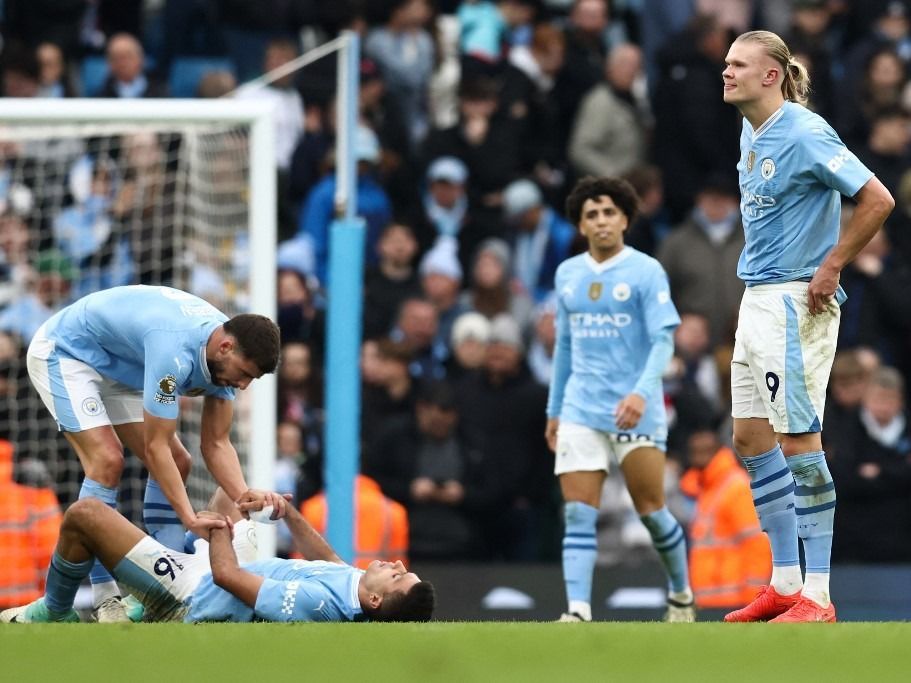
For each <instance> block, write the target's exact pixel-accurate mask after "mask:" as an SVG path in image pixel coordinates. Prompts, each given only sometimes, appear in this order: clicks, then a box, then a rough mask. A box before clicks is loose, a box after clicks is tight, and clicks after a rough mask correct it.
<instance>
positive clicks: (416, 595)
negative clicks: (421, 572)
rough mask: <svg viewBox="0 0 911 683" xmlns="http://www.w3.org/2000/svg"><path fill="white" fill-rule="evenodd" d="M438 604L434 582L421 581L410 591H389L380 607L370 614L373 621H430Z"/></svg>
mask: <svg viewBox="0 0 911 683" xmlns="http://www.w3.org/2000/svg"><path fill="white" fill-rule="evenodd" d="M436 604H437V598H436V591H435V590H434V589H433V584H432V583H430V582H429V581H419V582H418V583H416V584H414V585H413V586H412V587H411V589H410V590H409V591H408V592H405V591H395V592H393V593H387V594H386V595H385V596H383V602H382V604H380V606H379V608H377V609H376V610H374V611H373V612H371V613H370V614H369V615H368V616H369V617H370V619H371V620H372V621H430V617H432V616H433V609H434V607H436Z"/></svg>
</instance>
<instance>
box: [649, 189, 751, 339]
mask: <svg viewBox="0 0 911 683" xmlns="http://www.w3.org/2000/svg"><path fill="white" fill-rule="evenodd" d="M743 239H744V238H743V226H742V225H741V222H740V193H739V190H738V188H737V184H736V180H735V179H734V178H731V177H729V176H728V175H712V176H709V177H708V178H706V180H705V181H704V183H703V184H702V186H701V187H700V188H699V191H698V192H697V194H696V204H695V206H694V207H693V210H692V212H691V213H690V217H689V218H688V219H687V220H686V221H685V222H684V223H683V224H682V225H680V226H678V227H677V228H675V229H674V230H673V231H672V232H671V234H669V235H668V236H667V238H665V240H664V241H663V242H662V243H661V246H660V248H659V249H658V260H659V261H660V262H661V265H662V266H663V267H664V270H665V271H666V272H667V277H668V280H669V281H670V285H671V296H672V297H673V299H674V304H675V305H676V306H677V308H678V309H679V310H681V311H689V312H693V313H699V314H701V315H703V316H705V317H706V318H707V319H708V320H709V328H710V335H711V344H712V345H713V346H714V345H716V344H718V343H721V342H723V341H727V337H728V335H729V334H730V333H731V331H732V330H733V329H734V324H733V321H734V320H735V319H736V317H737V312H738V310H739V308H740V299H741V298H742V296H743V283H742V282H741V281H740V280H739V279H738V277H737V262H738V261H739V259H740V253H741V252H742V251H743Z"/></svg>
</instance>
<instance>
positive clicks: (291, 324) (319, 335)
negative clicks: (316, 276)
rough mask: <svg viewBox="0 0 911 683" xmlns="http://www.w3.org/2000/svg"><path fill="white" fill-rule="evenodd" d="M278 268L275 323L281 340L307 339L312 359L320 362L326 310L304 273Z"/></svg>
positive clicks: (324, 333)
mask: <svg viewBox="0 0 911 683" xmlns="http://www.w3.org/2000/svg"><path fill="white" fill-rule="evenodd" d="M282 265H283V264H281V263H280V264H279V266H280V269H279V271H278V300H277V304H278V315H277V320H278V326H279V328H281V335H282V343H286V342H295V341H298V342H305V343H307V344H308V345H309V346H310V348H311V350H312V351H313V355H314V356H315V359H316V361H317V362H318V363H319V364H322V359H323V350H324V346H325V336H326V312H325V310H323V309H322V308H320V307H319V306H318V305H317V302H316V300H315V293H314V291H313V287H312V286H311V283H310V281H309V279H308V278H307V276H306V275H303V274H302V273H300V272H299V271H297V270H295V269H293V268H286V267H281V266H282Z"/></svg>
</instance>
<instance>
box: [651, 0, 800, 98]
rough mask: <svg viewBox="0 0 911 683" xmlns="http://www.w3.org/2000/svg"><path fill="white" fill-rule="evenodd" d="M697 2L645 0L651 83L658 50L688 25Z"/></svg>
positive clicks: (656, 78)
mask: <svg viewBox="0 0 911 683" xmlns="http://www.w3.org/2000/svg"><path fill="white" fill-rule="evenodd" d="M694 4H695V3H694V2H693V0H686V1H685V2H681V0H643V6H642V12H641V13H640V19H641V21H640V25H639V32H640V37H641V39H642V52H643V56H644V57H645V70H646V73H647V74H648V82H649V83H651V84H655V83H657V82H658V73H659V72H658V53H659V51H660V50H662V49H663V48H664V46H665V45H667V44H668V42H669V40H670V39H671V37H672V36H674V35H677V34H678V33H680V31H682V30H683V29H684V28H685V27H686V24H687V22H689V20H690V19H691V18H692V16H693V12H694V11H695V7H694ZM789 44H790V43H789Z"/></svg>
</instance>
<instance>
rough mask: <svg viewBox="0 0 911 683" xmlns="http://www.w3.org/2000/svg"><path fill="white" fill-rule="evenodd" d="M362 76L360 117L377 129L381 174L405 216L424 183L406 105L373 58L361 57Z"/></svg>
mask: <svg viewBox="0 0 911 683" xmlns="http://www.w3.org/2000/svg"><path fill="white" fill-rule="evenodd" d="M360 79H361V80H360V94H359V97H358V103H359V110H358V111H359V115H360V120H361V122H362V123H364V124H366V125H367V126H368V127H369V128H370V129H371V130H374V131H376V136H377V138H378V139H379V141H380V161H379V169H378V171H379V177H380V179H381V180H382V184H383V187H384V188H385V189H386V191H387V192H388V193H389V199H390V200H391V202H392V205H393V206H394V207H395V210H396V212H397V214H399V215H402V214H404V213H407V212H409V211H413V210H414V206H415V204H416V203H417V200H418V197H417V196H416V193H415V191H414V188H415V186H416V185H418V184H419V183H420V180H419V177H418V175H419V170H418V169H417V168H416V164H415V154H414V150H413V149H412V146H411V138H410V137H409V134H408V124H407V121H406V119H405V111H404V104H403V103H402V102H400V101H399V100H398V99H397V98H396V94H395V93H394V92H391V91H390V90H389V89H388V88H387V87H386V82H385V81H384V80H383V72H382V71H381V70H380V68H379V66H378V65H377V64H376V62H374V61H373V60H372V59H368V58H364V59H362V60H361V65H360Z"/></svg>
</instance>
